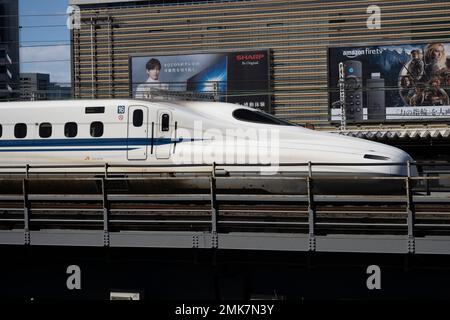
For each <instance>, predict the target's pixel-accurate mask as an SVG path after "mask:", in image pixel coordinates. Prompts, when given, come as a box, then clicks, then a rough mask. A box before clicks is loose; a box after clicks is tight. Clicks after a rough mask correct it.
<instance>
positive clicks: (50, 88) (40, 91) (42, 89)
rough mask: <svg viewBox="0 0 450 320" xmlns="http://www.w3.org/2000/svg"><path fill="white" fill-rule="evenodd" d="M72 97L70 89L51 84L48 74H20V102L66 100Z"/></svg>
mask: <svg viewBox="0 0 450 320" xmlns="http://www.w3.org/2000/svg"><path fill="white" fill-rule="evenodd" d="M71 96H72V92H71V88H70V87H62V86H60V85H58V84H56V83H53V82H50V75H49V74H47V73H21V74H20V100H25V101H30V100H31V101H33V100H65V99H70V98H71Z"/></svg>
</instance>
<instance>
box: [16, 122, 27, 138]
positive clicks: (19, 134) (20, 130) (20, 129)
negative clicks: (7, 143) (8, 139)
mask: <svg viewBox="0 0 450 320" xmlns="http://www.w3.org/2000/svg"><path fill="white" fill-rule="evenodd" d="M14 136H15V137H16V138H19V139H21V138H25V137H26V136H27V125H26V124H25V123H18V124H16V125H15V126H14Z"/></svg>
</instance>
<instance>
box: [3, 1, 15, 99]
mask: <svg viewBox="0 0 450 320" xmlns="http://www.w3.org/2000/svg"><path fill="white" fill-rule="evenodd" d="M18 14H19V11H18V0H0V16H1V19H0V101H8V100H14V99H17V98H18V97H19V16H18Z"/></svg>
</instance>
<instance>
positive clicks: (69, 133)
mask: <svg viewBox="0 0 450 320" xmlns="http://www.w3.org/2000/svg"><path fill="white" fill-rule="evenodd" d="M77 134H78V125H77V124H76V123H75V122H67V123H66V124H65V125H64V135H65V136H66V137H67V138H74V137H76V136H77Z"/></svg>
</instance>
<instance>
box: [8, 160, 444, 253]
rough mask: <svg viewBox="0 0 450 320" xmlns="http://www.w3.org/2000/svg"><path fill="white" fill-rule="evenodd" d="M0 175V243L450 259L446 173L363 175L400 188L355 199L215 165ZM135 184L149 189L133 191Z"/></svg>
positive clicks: (293, 178) (309, 181) (306, 180)
mask: <svg viewBox="0 0 450 320" xmlns="http://www.w3.org/2000/svg"><path fill="white" fill-rule="evenodd" d="M309 165H311V164H309ZM61 168H62V167H61ZM208 168H209V171H208ZM0 169H1V170H2V172H1V174H0V190H1V194H0V244H14V245H61V246H63V245H69V246H94V247H102V246H107V247H108V246H112V247H127V246H131V247H170V248H219V249H220V248H225V249H251V250H253V249H260V250H289V251H325V252H330V251H331V252H379V253H430V254H450V192H445V191H446V188H445V185H446V182H447V181H448V180H450V176H448V175H447V173H446V172H445V171H443V173H442V174H439V172H437V173H436V171H434V172H433V174H432V175H430V174H426V173H425V174H421V175H420V176H418V177H405V178H403V177H394V178H386V177H370V178H364V179H365V180H367V179H375V180H379V182H380V183H390V181H392V180H395V181H396V182H397V183H398V182H401V183H403V184H404V186H405V188H404V190H400V192H398V193H396V194H363V195H358V194H345V192H344V193H342V192H339V191H338V192H336V193H335V194H324V193H323V192H319V193H316V192H315V188H314V184H315V183H316V181H318V180H320V179H336V180H339V179H352V180H353V183H356V184H357V183H358V182H359V180H358V179H357V178H355V177H343V176H337V177H315V176H314V173H313V171H312V174H311V172H310V174H309V175H307V176H298V175H295V174H293V175H289V174H285V175H283V176H279V175H277V176H270V177H267V176H257V175H254V174H248V173H245V172H244V173H243V172H240V173H239V176H237V175H229V174H224V173H223V171H221V169H220V166H212V167H206V166H199V167H198V168H196V169H195V170H191V171H188V170H186V172H181V173H182V174H180V172H178V173H176V174H174V173H173V172H168V170H167V168H166V167H164V166H162V167H159V168H155V169H158V170H155V171H154V172H151V173H143V172H135V173H131V174H127V175H123V174H121V175H117V174H114V173H111V172H110V171H109V170H111V168H109V167H108V166H105V167H99V171H98V172H95V173H83V174H80V173H77V174H75V173H73V172H72V171H71V169H72V168H71V167H70V166H68V167H67V168H65V169H66V170H65V171H64V170H60V172H57V173H54V172H51V171H49V170H50V169H52V168H51V167H43V166H39V167H32V166H25V167H19V166H17V167H14V168H12V169H13V170H11V171H9V172H8V171H6V169H7V168H4V167H3V168H0ZM108 169H109V170H108ZM21 170H22V171H21ZM50 172H51V173H50ZM199 179H201V180H204V181H205V183H206V185H207V186H208V187H209V188H204V189H202V188H196V189H189V188H184V189H175V190H174V192H170V193H169V192H167V190H166V188H165V187H162V188H158V187H157V186H158V183H159V182H161V185H163V186H168V185H170V183H172V182H173V181H177V180H183V181H190V180H195V181H198V180H199ZM227 179H228V180H229V179H234V180H236V179H246V180H252V179H253V180H255V181H256V180H258V179H265V180H266V181H270V180H271V181H274V183H277V182H279V181H281V180H283V181H285V180H288V181H289V183H301V184H305V186H306V189H305V192H303V193H298V194H292V193H284V194H283V193H282V194H267V193H264V192H262V191H261V190H258V189H254V190H251V189H246V190H234V189H232V190H225V189H221V188H220V187H217V186H220V185H221V183H222V182H223V181H227ZM136 181H138V182H140V183H142V186H148V184H147V182H149V181H151V185H152V186H154V187H152V188H148V187H146V188H142V189H141V190H139V188H136V187H135V186H136V183H135V182H136ZM129 185H133V186H134V187H132V188H128V187H127V186H129ZM80 186H82V187H80ZM83 186H86V188H84V187H83ZM58 191H59V192H58ZM436 191H438V192H436ZM449 191H450V190H449Z"/></svg>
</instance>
